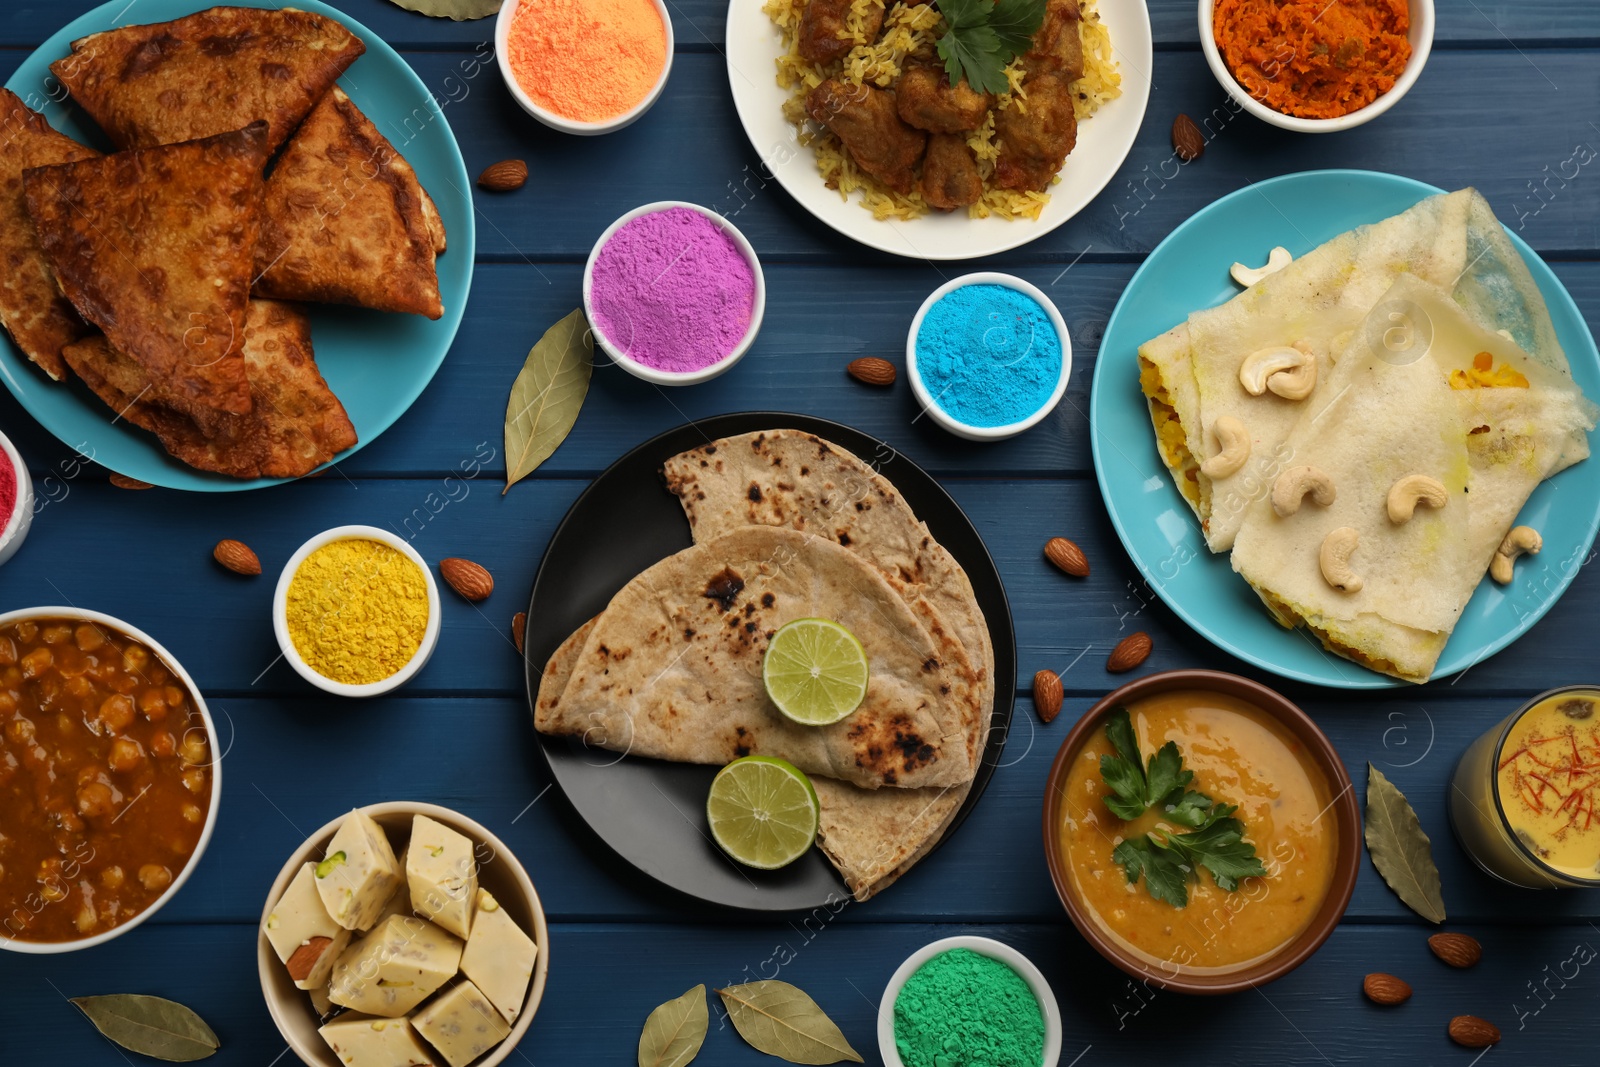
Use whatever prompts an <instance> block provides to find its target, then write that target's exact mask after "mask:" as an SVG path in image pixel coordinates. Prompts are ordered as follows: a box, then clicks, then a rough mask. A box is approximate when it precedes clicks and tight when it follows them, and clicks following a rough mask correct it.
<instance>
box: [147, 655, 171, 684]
mask: <svg viewBox="0 0 1600 1067" xmlns="http://www.w3.org/2000/svg"><path fill="white" fill-rule="evenodd" d="M144 676H145V677H144V680H145V681H147V682H149V683H150V684H151V685H166V684H167V669H166V668H165V667H163V666H162V665H161V663H160V662H159V661H157V662H155V663H152V664H150V669H149V670H147V671H145V672H144Z"/></svg>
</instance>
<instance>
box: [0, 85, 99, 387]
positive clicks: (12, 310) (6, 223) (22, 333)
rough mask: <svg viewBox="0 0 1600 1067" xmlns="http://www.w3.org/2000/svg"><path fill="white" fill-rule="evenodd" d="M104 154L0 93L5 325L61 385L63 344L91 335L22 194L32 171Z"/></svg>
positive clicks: (0, 320)
mask: <svg viewBox="0 0 1600 1067" xmlns="http://www.w3.org/2000/svg"><path fill="white" fill-rule="evenodd" d="M99 154H100V153H98V152H96V151H95V150H94V149H92V148H85V147H84V146H83V145H81V144H79V143H78V142H77V141H74V140H73V139H72V138H70V137H68V136H67V135H66V134H63V133H57V132H56V131H55V130H53V129H51V128H50V124H49V123H47V122H45V120H44V116H43V115H40V114H39V113H38V112H36V111H33V110H32V109H30V108H29V107H28V106H27V105H26V104H24V103H23V102H22V100H21V99H20V98H19V97H18V96H17V95H16V94H15V93H13V92H12V91H11V90H9V89H0V263H4V264H5V268H6V269H5V270H4V271H3V272H0V324H3V325H4V326H5V328H6V332H7V333H9V334H10V335H11V339H12V340H13V341H15V342H16V343H17V347H18V348H19V349H21V350H22V353H23V355H25V356H27V357H28V358H29V359H31V360H32V361H33V362H35V363H37V364H38V365H39V367H40V369H41V370H43V371H44V372H45V373H46V374H48V375H49V376H50V377H52V378H54V379H55V380H56V381H60V380H61V378H62V376H63V375H65V374H66V373H67V367H66V364H65V363H63V362H62V360H61V346H62V345H65V344H67V343H69V342H71V341H76V340H77V339H78V338H80V337H83V336H84V335H86V334H88V333H89V332H91V331H90V328H89V326H88V325H87V324H85V323H84V321H83V319H82V318H80V317H79V315H78V313H77V311H76V310H74V309H73V307H72V304H71V303H70V302H69V301H68V300H67V298H66V297H65V296H63V295H61V290H60V289H59V288H57V286H56V276H55V272H53V271H52V270H51V269H50V263H49V261H48V260H46V259H45V256H44V252H43V251H42V250H41V249H40V248H39V238H38V236H37V235H36V234H35V233H34V230H33V222H32V220H30V219H29V218H28V205H27V200H26V198H25V197H24V196H23V192H22V172H23V171H24V170H26V169H28V168H29V167H43V166H47V165H49V164H52V163H72V162H75V161H76V160H80V159H93V158H94V157H96V156H98V155H99Z"/></svg>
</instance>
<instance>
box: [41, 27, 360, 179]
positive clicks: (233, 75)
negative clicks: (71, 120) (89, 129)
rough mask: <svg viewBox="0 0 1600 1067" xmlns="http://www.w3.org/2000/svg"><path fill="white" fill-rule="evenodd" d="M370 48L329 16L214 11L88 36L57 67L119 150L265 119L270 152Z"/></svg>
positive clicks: (54, 67) (54, 65)
mask: <svg viewBox="0 0 1600 1067" xmlns="http://www.w3.org/2000/svg"><path fill="white" fill-rule="evenodd" d="M366 50H367V46H366V45H365V44H363V43H362V42H361V39H360V38H358V37H356V36H355V35H354V34H352V33H351V32H350V31H349V30H347V29H345V28H344V27H343V26H342V25H340V24H339V23H338V22H336V21H334V20H333V19H330V18H326V17H324V16H322V15H314V14H311V13H309V12H306V11H299V10H297V9H295V8H291V7H286V8H282V9H279V10H271V9H267V8H254V7H213V8H210V9H208V10H205V11H199V12H196V13H195V14H193V15H187V16H185V17H183V18H180V19H175V20H173V21H171V22H158V23H152V24H149V25H143V26H122V27H119V28H117V29H114V30H106V31H105V32H103V33H95V34H90V35H89V36H88V37H82V38H79V39H78V40H76V41H73V42H72V51H71V53H70V54H68V55H66V56H64V57H62V58H61V59H58V60H56V61H55V62H54V63H52V64H50V71H51V73H53V74H54V75H55V76H56V77H58V78H60V79H61V82H62V84H63V85H65V86H66V87H67V90H68V91H69V92H70V93H71V94H72V98H73V99H74V100H76V101H77V102H78V104H79V105H80V106H81V107H82V108H83V109H84V110H85V111H87V112H88V113H89V116H90V118H92V119H94V120H95V122H97V123H99V125H100V128H101V129H103V130H105V131H106V135H107V136H108V137H110V138H111V140H112V143H114V144H115V145H116V146H117V147H118V148H125V149H126V148H150V147H152V146H154V145H162V144H173V143H175V142H178V141H192V140H195V139H196V138H200V137H210V136H212V135H214V134H219V133H226V132H227V131H229V130H237V129H241V128H243V127H245V126H248V125H250V124H251V123H252V122H256V121H258V120H259V121H262V122H265V123H266V124H267V133H266V142H265V143H266V147H267V150H268V151H269V152H271V151H272V150H274V149H276V148H277V147H278V146H279V145H280V144H282V143H283V141H284V139H285V138H286V137H288V136H289V134H290V133H291V132H292V131H293V130H294V128H295V127H296V126H297V125H299V123H300V120H301V119H302V118H304V117H305V115H306V113H307V112H309V111H310V110H311V108H312V105H314V104H315V103H316V102H317V101H318V100H319V99H321V98H322V95H323V94H324V93H326V92H327V91H328V88H329V87H330V86H331V85H333V83H334V80H335V79H336V78H338V77H339V75H341V74H343V73H344V71H345V68H347V67H349V66H350V64H351V63H353V62H355V60H356V58H357V57H358V56H360V55H361V54H362V53H363V52H365V51H366Z"/></svg>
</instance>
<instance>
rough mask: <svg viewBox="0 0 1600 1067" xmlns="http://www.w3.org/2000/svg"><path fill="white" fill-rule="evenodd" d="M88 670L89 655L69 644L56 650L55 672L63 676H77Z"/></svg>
mask: <svg viewBox="0 0 1600 1067" xmlns="http://www.w3.org/2000/svg"><path fill="white" fill-rule="evenodd" d="M88 671H89V657H88V656H85V655H84V654H83V653H82V652H79V651H78V650H77V649H76V648H73V647H72V646H71V645H63V646H62V647H61V648H60V649H58V650H57V651H56V673H57V674H59V675H61V677H63V678H78V677H80V676H82V675H84V674H87V673H88Z"/></svg>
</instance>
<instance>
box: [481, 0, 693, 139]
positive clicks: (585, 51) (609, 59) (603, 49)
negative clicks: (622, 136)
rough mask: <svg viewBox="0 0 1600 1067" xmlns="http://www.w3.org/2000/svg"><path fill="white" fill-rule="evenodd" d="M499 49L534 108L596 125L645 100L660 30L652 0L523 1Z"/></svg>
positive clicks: (659, 49) (655, 70) (662, 54)
mask: <svg viewBox="0 0 1600 1067" xmlns="http://www.w3.org/2000/svg"><path fill="white" fill-rule="evenodd" d="M506 47H507V50H508V52H509V55H510V57H511V69H512V71H513V72H514V73H515V74H516V76H517V84H519V85H520V86H522V91H523V92H525V93H527V94H528V95H529V96H530V97H532V98H533V102H534V103H536V104H538V105H539V106H540V107H542V108H545V109H546V110H547V111H552V112H554V113H555V114H557V115H560V116H561V117H562V118H567V119H573V120H575V121H578V122H604V121H606V120H607V119H613V118H616V117H617V116H618V115H621V114H623V113H624V112H626V111H629V110H631V109H632V108H633V107H634V105H635V104H637V103H639V101H641V100H643V99H644V98H645V97H646V96H648V95H650V90H651V89H652V88H654V87H655V84H656V79H658V78H660V77H661V69H662V68H663V67H664V66H666V63H667V30H666V26H665V25H663V24H662V21H661V13H660V11H659V10H658V9H657V8H656V5H655V4H654V3H653V2H652V0H523V2H522V3H521V4H520V5H519V6H518V7H517V13H516V15H515V16H514V17H513V18H512V20H511V32H510V33H509V34H508V35H507V38H506Z"/></svg>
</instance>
